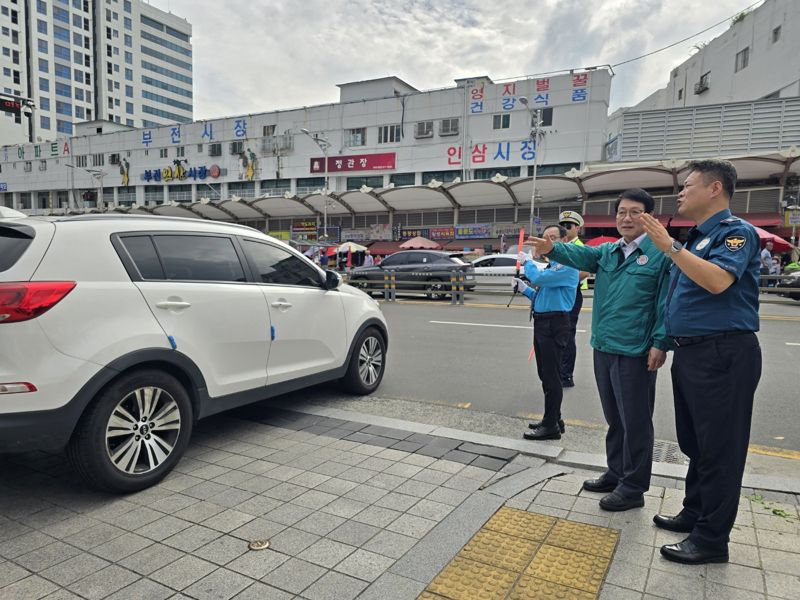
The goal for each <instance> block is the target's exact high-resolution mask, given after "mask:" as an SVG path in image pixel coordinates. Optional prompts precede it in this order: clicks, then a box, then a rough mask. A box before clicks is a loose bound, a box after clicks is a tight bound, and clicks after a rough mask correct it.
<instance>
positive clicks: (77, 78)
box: [75, 69, 83, 83]
mask: <svg viewBox="0 0 800 600" xmlns="http://www.w3.org/2000/svg"><path fill="white" fill-rule="evenodd" d="M75 81H77V82H78V83H83V71H78V69H75Z"/></svg>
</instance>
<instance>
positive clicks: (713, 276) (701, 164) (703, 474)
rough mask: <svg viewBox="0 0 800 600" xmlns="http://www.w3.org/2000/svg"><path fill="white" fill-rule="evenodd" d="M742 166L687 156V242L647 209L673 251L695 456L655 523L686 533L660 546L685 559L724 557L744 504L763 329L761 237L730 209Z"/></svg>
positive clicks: (681, 389) (683, 209)
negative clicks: (672, 508)
mask: <svg viewBox="0 0 800 600" xmlns="http://www.w3.org/2000/svg"><path fill="white" fill-rule="evenodd" d="M735 185H736V169H735V168H734V167H733V165H732V164H731V163H729V162H728V161H724V160H701V161H695V162H692V163H690V165H689V176H688V177H687V178H686V182H685V183H684V184H683V190H682V191H681V193H680V194H679V195H678V214H679V215H681V216H683V217H688V218H689V219H691V220H693V221H695V222H696V223H697V225H696V226H695V227H693V228H692V229H691V230H690V231H689V237H688V239H687V241H686V244H685V245H682V244H680V242H677V241H675V240H673V239H672V238H671V237H670V236H669V234H668V233H667V231H666V230H665V229H664V227H662V226H661V224H660V223H659V222H658V221H657V220H655V219H654V218H651V217H649V216H648V215H644V216H643V219H644V225H645V229H646V230H647V233H648V235H649V236H650V239H651V240H653V243H654V244H655V245H656V246H657V247H658V248H659V249H660V250H661V251H662V252H664V253H665V254H667V255H668V256H669V257H670V258H671V259H672V261H673V263H674V264H673V268H672V273H671V279H670V286H669V291H668V293H667V303H666V311H665V324H666V329H667V334H668V335H670V336H671V337H672V338H673V339H674V341H675V346H676V348H675V357H674V360H673V363H672V387H673V393H674V395H675V426H676V430H677V434H678V443H679V444H680V447H681V450H682V451H683V453H684V454H686V456H688V457H689V460H690V462H689V471H688V473H687V475H686V495H685V498H684V500H683V509H682V510H681V511H680V513H678V515H676V516H674V517H668V516H663V515H656V516H655V517H654V518H653V521H654V522H655V524H656V525H657V526H658V527H661V528H662V529H668V530H670V531H678V532H685V533H688V534H689V536H688V537H687V538H686V539H685V540H683V541H682V542H679V543H677V544H668V545H665V546H662V548H661V554H662V555H663V556H664V558H666V559H668V560H671V561H674V562H680V563H686V564H702V563H717V562H727V561H728V540H729V534H730V531H731V528H732V527H733V523H734V521H735V519H736V511H737V509H738V507H739V494H740V490H741V485H742V475H743V474H744V465H745V459H746V457H747V446H748V442H749V440H750V421H751V417H752V413H753V397H754V395H755V391H756V388H757V387H758V380H759V379H760V377H761V348H760V346H759V344H758V338H757V337H756V335H755V332H756V331H758V326H759V322H758V278H759V267H760V260H759V239H758V234H757V233H756V231H755V229H754V228H753V226H752V225H750V224H749V223H747V222H745V221H742V220H741V219H739V218H737V217H734V216H732V215H731V211H730V200H731V198H732V197H733V192H734V187H735Z"/></svg>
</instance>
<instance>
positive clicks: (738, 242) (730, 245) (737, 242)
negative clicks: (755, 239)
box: [725, 235, 747, 252]
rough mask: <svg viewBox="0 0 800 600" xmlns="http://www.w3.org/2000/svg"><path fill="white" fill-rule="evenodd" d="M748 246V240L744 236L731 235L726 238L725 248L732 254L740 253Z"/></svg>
mask: <svg viewBox="0 0 800 600" xmlns="http://www.w3.org/2000/svg"><path fill="white" fill-rule="evenodd" d="M745 244H747V238H746V237H744V236H743V235H729V236H728V237H726V238H725V247H726V248H727V249H728V250H730V251H731V252H738V251H739V250H741V249H742V248H744V247H745Z"/></svg>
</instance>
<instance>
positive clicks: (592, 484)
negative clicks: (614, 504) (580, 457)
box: [583, 475, 617, 492]
mask: <svg viewBox="0 0 800 600" xmlns="http://www.w3.org/2000/svg"><path fill="white" fill-rule="evenodd" d="M583 489H585V490H586V491H587V492H613V491H614V490H615V489H617V483H616V482H615V481H611V480H609V479H606V477H605V475H604V476H603V477H598V478H597V479H587V480H586V481H584V482H583Z"/></svg>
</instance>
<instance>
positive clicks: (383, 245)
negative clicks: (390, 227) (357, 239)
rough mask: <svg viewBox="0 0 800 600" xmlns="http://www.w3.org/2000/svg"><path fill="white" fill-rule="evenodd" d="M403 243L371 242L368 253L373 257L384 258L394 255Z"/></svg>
mask: <svg viewBox="0 0 800 600" xmlns="http://www.w3.org/2000/svg"><path fill="white" fill-rule="evenodd" d="M402 243H403V242H389V241H379V242H373V243H372V244H369V245H368V249H369V253H370V254H372V255H373V256H376V255H380V256H386V255H387V254H394V253H395V252H398V251H399V250H400V244H402Z"/></svg>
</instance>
